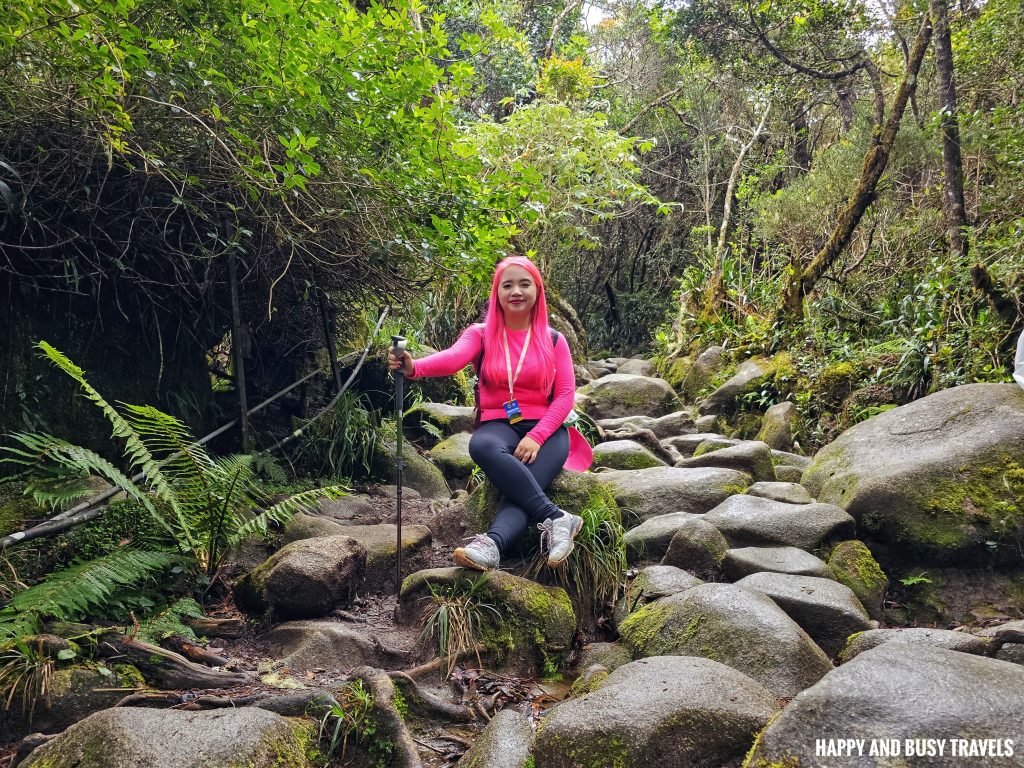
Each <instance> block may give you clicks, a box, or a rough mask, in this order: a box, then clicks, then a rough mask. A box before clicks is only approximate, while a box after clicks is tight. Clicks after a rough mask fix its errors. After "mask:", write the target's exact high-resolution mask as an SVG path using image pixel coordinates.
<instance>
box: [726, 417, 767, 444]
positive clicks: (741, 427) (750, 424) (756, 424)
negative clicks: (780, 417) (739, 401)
mask: <svg viewBox="0 0 1024 768" xmlns="http://www.w3.org/2000/svg"><path fill="white" fill-rule="evenodd" d="M761 421H762V416H761V414H760V413H757V412H747V413H739V414H737V415H736V418H735V428H734V429H733V436H734V437H738V438H739V439H741V440H753V439H754V438H756V437H757V436H758V434H760V432H761Z"/></svg>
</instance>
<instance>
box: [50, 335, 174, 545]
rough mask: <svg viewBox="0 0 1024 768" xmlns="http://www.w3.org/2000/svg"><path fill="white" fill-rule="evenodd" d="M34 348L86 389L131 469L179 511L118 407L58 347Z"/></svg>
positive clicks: (137, 436) (143, 447) (153, 464)
mask: <svg viewBox="0 0 1024 768" xmlns="http://www.w3.org/2000/svg"><path fill="white" fill-rule="evenodd" d="M36 347H37V348H38V349H40V350H41V351H42V352H43V354H44V355H46V357H48V358H49V359H50V361H51V362H52V363H53V364H54V365H56V366H57V367H58V368H60V369H61V370H62V371H64V372H65V373H66V374H67V375H68V376H70V377H71V378H73V379H74V380H75V381H77V382H78V385H79V386H80V387H81V388H82V391H83V392H85V396H86V397H87V398H89V400H91V401H92V402H93V403H95V404H96V406H97V407H98V408H99V409H100V410H102V411H103V415H104V416H106V417H107V421H109V422H110V424H111V426H112V427H113V434H114V437H120V438H122V439H123V440H124V441H125V455H126V456H127V457H128V460H129V462H130V463H131V466H132V468H134V469H137V470H138V471H139V472H141V473H142V476H143V478H145V480H146V482H147V484H148V485H149V487H150V488H151V489H152V491H153V493H154V494H155V495H156V496H157V497H158V498H160V499H163V500H164V501H166V502H167V503H168V504H170V505H171V508H172V509H173V510H174V512H175V514H179V512H180V510H179V509H178V508H177V499H176V498H175V495H174V492H173V491H172V490H171V487H170V485H168V483H167V479H166V478H165V477H164V475H163V474H162V473H161V471H160V467H159V466H158V465H157V463H156V461H155V460H154V458H153V455H152V454H151V453H150V452H149V449H147V448H146V445H145V443H143V441H142V439H141V437H140V436H139V434H138V433H137V432H136V431H135V430H134V429H133V428H132V425H131V423H130V422H128V421H127V420H126V419H125V418H124V417H123V416H122V415H121V414H120V413H118V412H117V410H115V409H114V407H113V406H112V405H111V404H110V403H108V402H107V401H106V400H105V399H104V398H103V396H102V395H101V394H100V393H99V392H97V391H96V390H95V389H94V388H93V386H92V385H91V384H90V383H89V382H88V381H86V379H85V372H84V371H83V370H82V369H81V368H79V367H78V366H77V365H75V364H74V363H73V362H71V360H69V359H68V358H67V357H66V356H65V355H64V354H63V353H62V352H61V351H60V350H58V349H56V348H55V347H53V346H51V345H50V344H48V343H46V342H45V341H40V342H39V343H38V344H36ZM186 533H187V532H186Z"/></svg>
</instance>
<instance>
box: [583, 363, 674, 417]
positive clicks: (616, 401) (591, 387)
mask: <svg viewBox="0 0 1024 768" xmlns="http://www.w3.org/2000/svg"><path fill="white" fill-rule="evenodd" d="M579 394H580V395H581V396H582V397H581V398H580V399H579V401H578V402H577V408H579V409H581V410H583V411H585V412H586V413H587V415H588V416H590V417H591V418H593V419H597V420H600V419H614V418H619V417H622V416H635V415H638V414H640V415H644V416H664V415H666V414H669V413H673V412H675V411H678V410H679V408H680V402H679V400H678V398H677V397H676V393H675V390H674V389H672V387H671V386H669V384H668V382H666V381H665V380H664V379H656V378H653V377H650V376H636V375H633V374H627V373H612V374H609V375H607V376H602V377H601V378H600V379H597V380H595V381H593V382H591V383H590V384H587V385H586V386H584V387H581V388H580V390H579Z"/></svg>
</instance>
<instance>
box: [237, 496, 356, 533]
mask: <svg viewBox="0 0 1024 768" xmlns="http://www.w3.org/2000/svg"><path fill="white" fill-rule="evenodd" d="M346 495H348V492H347V491H346V489H344V488H342V487H341V486H331V487H328V488H314V489H313V490H311V491H303V492H302V493H296V494H294V495H293V496H291V497H289V498H287V499H285V500H284V501H280V502H278V503H277V504H274V505H273V506H272V507H269V508H267V509H265V510H264V511H263V512H261V513H260V514H258V515H256V516H255V517H254V518H252V519H251V520H249V521H248V522H247V523H245V524H244V525H242V526H240V527H239V528H238V530H237V531H236V532H235V534H234V539H235V541H233V542H232V543H238V542H240V541H241V540H242V539H245V538H246V537H248V536H265V535H266V533H267V526H268V524H269V523H276V524H278V525H281V524H283V523H286V522H288V520H289V519H291V517H292V516H293V515H294V514H296V513H297V512H313V511H315V508H316V503H317V500H318V499H322V498H325V497H326V498H328V499H340V498H341V497H343V496H346Z"/></svg>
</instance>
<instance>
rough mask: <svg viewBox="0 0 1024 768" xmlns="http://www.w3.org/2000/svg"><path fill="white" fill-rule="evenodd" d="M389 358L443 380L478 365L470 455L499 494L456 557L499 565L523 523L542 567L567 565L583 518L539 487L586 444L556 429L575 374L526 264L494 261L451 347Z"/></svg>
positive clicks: (484, 566) (575, 462)
mask: <svg viewBox="0 0 1024 768" xmlns="http://www.w3.org/2000/svg"><path fill="white" fill-rule="evenodd" d="M388 362H389V364H390V366H391V368H392V370H397V369H398V368H401V369H402V370H403V371H404V372H405V375H406V376H408V377H409V378H411V379H415V378H425V377H428V376H450V375H452V374H454V373H456V372H458V371H460V370H462V369H463V368H465V367H466V366H467V365H469V364H470V363H473V364H475V365H476V367H477V369H478V377H479V382H480V383H479V387H478V393H477V414H478V417H479V421H480V424H479V426H478V427H477V428H476V431H475V432H474V434H473V437H472V438H471V439H470V441H469V454H470V456H472V458H473V461H475V462H476V463H477V464H478V465H479V466H480V468H481V469H482V470H483V471H484V474H485V475H487V478H488V479H489V480H490V481H491V482H492V483H494V485H495V486H496V487H497V488H498V490H499V491H500V492H501V494H502V500H501V504H500V506H499V507H498V512H497V514H496V515H495V517H494V522H493V523H491V527H490V530H489V531H487V533H486V534H480V535H478V536H475V537H473V539H472V541H470V542H469V543H468V544H467V545H466V546H464V547H459V548H458V549H456V550H455V552H454V553H453V555H452V556H453V558H454V560H455V562H456V563H457V564H458V565H460V566H463V567H464V568H473V569H476V570H479V571H486V570H488V569H491V568H497V567H498V565H499V563H500V562H501V554H502V552H505V551H507V549H508V547H509V546H510V545H511V544H512V543H513V542H514V541H515V540H516V539H518V538H519V537H520V536H521V535H522V534H523V532H524V531H526V528H527V525H529V524H531V523H533V524H536V525H537V527H538V528H540V530H541V531H542V535H541V546H542V547H543V546H544V545H545V544H546V545H547V547H548V565H549V566H552V567H554V566H558V565H561V564H562V563H563V562H565V559H566V558H567V557H568V556H569V553H570V552H572V549H573V539H575V538H576V535H577V534H578V533H579V532H580V529H581V528H582V527H583V519H582V518H581V517H580V516H579V515H574V514H571V513H569V512H566V511H565V510H562V509H559V508H558V507H557V506H556V505H555V504H554V503H553V502H552V501H551V500H550V499H549V498H548V497H547V496H546V495H545V493H544V490H545V489H546V488H547V487H548V485H549V484H550V483H551V481H552V480H554V478H555V476H556V475H557V474H558V473H559V472H560V471H561V469H562V467H563V466H567V467H569V468H571V469H578V470H580V471H582V470H584V469H586V467H587V466H589V464H590V461H589V446H587V445H586V441H585V440H583V438H582V436H580V435H579V433H578V432H576V433H575V435H573V440H572V441H570V435H569V431H568V429H567V428H566V427H564V426H563V422H564V421H565V419H566V417H567V416H568V415H569V412H570V411H571V410H572V406H573V399H574V392H575V384H576V380H575V372H574V371H573V365H572V356H571V355H570V354H569V345H568V344H567V343H566V341H565V337H564V336H562V335H561V334H553V333H552V332H551V330H550V329H549V327H548V308H547V302H546V300H545V298H544V282H543V280H542V279H541V276H540V272H539V271H538V270H537V267H535V266H534V265H533V262H531V261H530V260H529V259H525V258H522V257H518V256H512V257H509V258H507V259H504V260H503V261H501V262H500V263H499V264H498V266H497V267H496V269H495V272H494V280H493V282H492V286H491V296H490V299H489V300H488V303H487V316H486V319H485V321H484V322H483V323H477V324H474V325H471V326H470V327H469V328H467V329H466V330H465V331H463V332H462V335H461V336H460V337H459V340H458V341H456V342H455V344H454V345H452V346H451V347H449V348H448V349H446V350H444V351H443V352H437V353H435V354H433V355H429V356H427V357H424V358H422V359H420V360H413V359H412V357H411V356H410V355H409V353H408V352H404V353H403V354H402V357H401V359H399V358H398V357H396V356H395V355H394V353H393V352H392V353H391V354H390V355H389V360H388ZM573 432H575V430H573ZM570 442H572V444H573V455H572V457H571V459H570ZM581 443H582V444H581ZM581 454H582V456H581ZM567 459H570V460H569V461H568V462H567Z"/></svg>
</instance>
